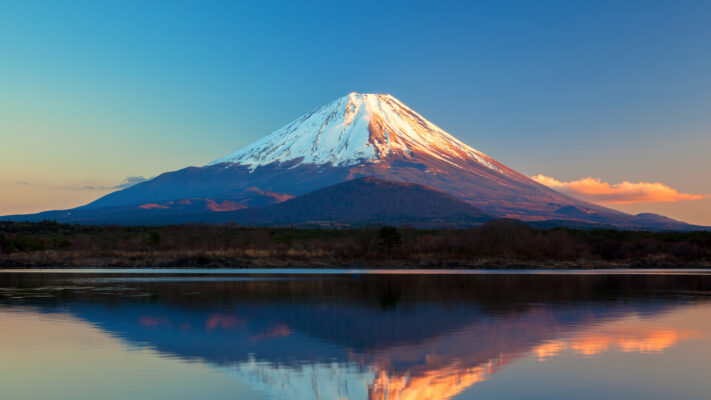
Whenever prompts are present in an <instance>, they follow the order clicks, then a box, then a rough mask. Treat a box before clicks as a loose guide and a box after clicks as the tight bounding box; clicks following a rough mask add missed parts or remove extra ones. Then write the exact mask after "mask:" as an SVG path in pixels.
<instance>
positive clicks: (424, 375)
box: [0, 274, 711, 400]
mask: <svg viewBox="0 0 711 400" xmlns="http://www.w3.org/2000/svg"><path fill="white" fill-rule="evenodd" d="M2 279H3V281H2V282H0V283H1V284H2V285H0V286H1V287H2V290H1V291H0V302H1V303H0V304H2V312H5V313H7V312H16V313H21V312H41V313H45V314H52V315H54V314H62V315H67V316H71V317H72V318H76V319H77V320H78V321H85V323H88V324H90V325H91V326H93V327H95V328H98V329H100V330H101V331H102V332H105V333H107V334H109V335H111V336H113V337H115V338H118V339H120V340H121V341H122V342H124V343H126V344H127V345H129V346H130V347H131V348H147V349H151V350H153V351H156V352H158V353H159V354H163V355H165V356H167V357H170V358H171V359H177V360H184V361H187V362H191V363H195V362H199V363H202V364H204V365H208V366H210V367H212V368H214V369H217V370H219V371H221V373H223V374H226V375H228V376H230V377H233V378H234V379H236V380H238V381H240V382H245V383H247V384H248V385H249V386H250V387H251V388H252V389H254V390H255V391H257V392H258V393H261V394H263V395H265V396H267V397H268V398H278V399H433V400H434V399H450V398H455V397H457V396H459V395H462V394H465V393H476V392H477V387H479V384H481V383H482V382H495V381H496V380H497V376H498V375H499V374H502V373H504V372H506V371H507V370H509V369H516V368H517V365H518V364H526V363H529V362H536V363H543V364H546V363H553V362H554V361H555V360H556V359H561V358H566V357H568V358H569V357H582V358H583V359H585V358H595V357H601V356H603V355H605V354H644V355H659V354H663V353H664V352H666V351H668V350H669V349H673V348H674V347H675V346H678V345H679V344H680V343H686V342H690V341H691V342H693V341H694V340H699V339H702V338H704V337H705V336H707V335H708V333H709V332H708V331H706V330H704V327H703V326H702V327H699V326H695V325H694V324H692V323H689V324H686V325H684V324H678V323H674V322H673V321H671V320H668V317H669V316H674V315H680V314H684V313H688V312H690V311H688V310H692V311H693V310H697V311H696V312H697V313H698V312H699V310H702V309H703V310H708V306H709V303H707V300H708V299H709V294H710V293H711V276H708V275H700V276H699V275H678V276H677V275H672V276H660V275H656V276H635V275H632V276H626V275H619V276H610V275H583V276H580V275H453V276H437V275H432V276H425V275H404V276H403V275H377V276H376V275H359V276H351V275H332V276H319V275H311V276H288V275H283V276H282V275H269V276H254V275H248V276H244V275H242V276H225V275H220V276H210V275H205V276H184V275H177V276H170V275H160V276H145V275H144V276H140V275H138V276H126V275H117V276H111V275H97V274H91V275H81V274H79V275H71V274H61V275H54V276H52V275H42V276H34V275H33V276H29V277H28V276H26V275H21V274H15V275H5V276H4V277H3V278H2ZM700 307H701V308H700ZM0 314H2V313H0ZM3 315H4V314H2V315H0V318H5V320H8V321H9V319H8V318H9V317H7V315H5V316H3ZM3 326H5V325H3Z"/></svg>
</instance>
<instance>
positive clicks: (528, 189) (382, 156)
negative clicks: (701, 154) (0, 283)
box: [13, 92, 691, 229]
mask: <svg viewBox="0 0 711 400" xmlns="http://www.w3.org/2000/svg"><path fill="white" fill-rule="evenodd" d="M362 177H376V178H379V179H382V180H386V181H391V182H401V183H413V184H420V185H425V186H427V187H428V188H430V189H435V190H438V191H440V192H442V193H445V194H447V195H449V196H451V197H454V198H456V199H458V200H461V201H464V202H466V203H468V204H470V205H471V206H473V207H475V208H476V209H478V210H481V211H483V212H484V213H486V214H489V215H491V216H493V217H496V218H514V219H520V220H524V221H531V222H536V221H546V220H556V221H558V220H560V221H564V222H572V223H576V224H577V223H583V224H592V225H593V226H614V227H621V228H649V229H691V228H690V227H691V226H690V225H686V224H684V223H681V222H678V221H673V220H671V222H669V221H661V222H660V221H658V220H655V219H653V218H652V219H650V218H647V217H644V216H642V217H635V216H633V215H629V214H625V213H622V212H619V211H615V210H611V209H608V208H605V207H601V206H597V205H594V204H591V203H587V202H584V201H581V200H577V199H575V198H572V197H570V196H567V195H564V194H561V193H559V192H556V191H554V190H553V189H550V188H548V187H546V186H544V185H541V184H539V183H537V182H535V181H533V180H531V179H530V178H528V177H527V176H525V175H523V174H521V173H518V172H516V171H514V170H513V169H511V168H509V167H507V166H505V165H503V164H501V163H500V162H498V161H496V160H494V159H493V158H491V157H489V156H487V155H486V154H484V153H482V152H480V151H478V150H476V149H474V148H472V147H469V146H468V145H466V144H464V143H463V142H461V141H459V140H458V139H456V138H455V137H454V136H452V135H450V134H448V133H447V132H445V131H444V130H442V129H441V128H439V127H437V126H436V125H434V124H433V123H431V122H429V121H427V120H426V119H425V118H424V117H422V116H421V115H419V114H418V113H416V112H415V111H413V110H412V109H410V108H409V107H407V106H406V105H404V104H403V103H402V102H400V101H399V100H397V99H396V98H394V97H393V96H391V95H387V94H361V93H355V92H354V93H350V94H348V95H347V96H344V97H341V98H339V99H337V100H335V101H333V102H332V103H329V104H327V105H325V106H322V107H320V108H318V109H316V110H314V111H312V112H310V113H308V114H306V115H304V116H302V117H300V118H298V119H296V120H295V121H293V122H291V123H289V124H288V125H286V126H284V127H283V128H281V129H278V130H277V131H275V132H273V133H271V134H269V135H267V136H265V137H263V138H262V139H260V140H258V141H256V142H255V143H253V144H251V145H249V146H247V147H245V148H243V149H241V150H238V151H237V152H235V153H232V154H230V155H228V156H226V157H223V158H219V159H217V160H215V161H214V162H212V163H210V164H208V165H206V166H203V167H188V168H185V169H181V170H178V171H173V172H168V173H164V174H161V175H160V176H158V177H156V178H154V179H152V180H150V181H146V182H142V183H139V184H137V185H135V186H132V187H129V188H127V189H124V190H120V191H117V192H114V193H111V194H108V195H106V196H104V197H102V198H100V199H98V200H96V201H94V202H92V203H89V204H87V205H85V206H82V207H79V208H77V209H74V210H69V211H62V212H53V213H50V214H43V216H45V217H49V218H53V216H55V215H59V216H62V219H63V220H65V221H67V222H72V221H79V219H78V218H77V217H76V216H77V215H84V214H82V213H84V212H86V211H87V210H95V211H99V210H104V211H109V210H114V211H116V210H133V211H136V210H140V209H145V208H146V207H151V205H153V204H164V203H170V202H173V203H177V202H181V201H183V202H184V201H193V200H192V199H203V201H208V200H209V201H211V202H213V203H215V204H228V205H229V206H228V208H233V209H235V210H236V209H241V208H244V209H251V208H254V207H265V206H269V205H272V204H278V203H281V202H284V201H286V200H288V199H291V198H293V197H297V196H302V195H305V194H307V193H310V192H313V191H314V190H318V189H322V188H325V187H329V186H332V185H336V184H339V183H342V182H346V181H349V180H353V179H357V178H362ZM369 201H374V202H376V203H380V204H384V202H385V201H386V199H377V200H375V199H372V198H371V199H370V200H369ZM405 203H407V199H404V200H403V201H402V202H401V203H400V206H401V207H403V206H404V205H405ZM324 205H325V204H324ZM160 210H161V209H160V208H157V207H154V209H153V213H151V214H152V215H160V214H161V213H163V214H165V213H166V212H165V211H160ZM193 210H194V211H196V212H197V211H200V212H204V213H207V212H223V210H210V209H209V208H208V209H207V210H205V209H204V208H203V209H202V210H199V209H193ZM102 212H103V211H102ZM191 212H192V211H191ZM119 214H120V213H119ZM119 214H114V216H113V217H111V218H114V219H115V220H114V222H126V221H125V220H123V221H122V220H121V217H120V215H119ZM143 214H146V213H143ZM255 215H256V214H255ZM147 217H148V216H147ZM324 217H325V216H324ZM13 218H14V219H22V218H25V219H36V218H39V215H35V216H16V217H13ZM211 218H214V217H206V219H211ZM53 219H54V218H53ZM149 219H150V218H149ZM154 219H155V218H154ZM218 219H219V218H218ZM318 219H324V218H318ZM326 219H328V218H326ZM184 220H185V221H189V220H190V218H187V217H186V218H185V219H184ZM175 221H180V218H177V219H175Z"/></svg>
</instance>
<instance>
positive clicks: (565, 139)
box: [0, 0, 711, 225]
mask: <svg viewBox="0 0 711 400" xmlns="http://www.w3.org/2000/svg"><path fill="white" fill-rule="evenodd" d="M383 3H384V4H383ZM709 21H711V2H707V1H667V2H661V1H624V2H619V1H618V2H607V1H595V2H576V1H539V2H531V1H500V2H422V3H418V2H366V1H360V2H304V3H300V2H251V3H247V2H244V3H242V2H240V3H238V2H217V1H213V2H197V1H194V2H179V1H171V2H168V1H164V2H149V1H140V2H138V1H137V2H130V1H120V2H118V1H117V2H110V1H105V2H89V1H86V2H82V1H72V2H54V1H17V2H15V1H2V0H0V135H1V139H2V148H1V149H0V191H1V192H2V193H4V194H0V214H5V213H8V212H27V211H35V210H41V209H47V208H65V207H70V206H74V205H79V204H81V203H83V202H86V201H89V200H92V199H93V198H96V197H98V196H99V195H101V194H102V193H104V192H106V191H108V190H111V188H112V187H114V186H116V185H119V184H120V183H121V182H123V181H124V180H125V179H126V178H127V177H130V176H153V175H156V174H158V173H160V172H164V171H169V170H174V169H178V168H182V167H185V166H187V165H203V164H205V163H207V162H210V161H212V160H213V159H216V158H218V157H221V156H223V155H226V154H228V153H230V152H232V151H234V150H236V149H238V148H240V147H242V146H244V145H246V144H249V143H251V142H252V141H254V140H256V139H257V138H259V137H261V136H264V135H265V134H268V133H269V132H271V131H273V130H275V129H277V128H279V127H280V126H282V125H284V124H286V123H288V122H289V121H291V120H293V119H295V118H296V117H298V116H299V115H301V114H303V113H305V112H308V111H310V110H311V109H313V108H315V107H317V106H319V105H321V104H324V103H326V102H329V101H332V100H333V99H335V98H337V97H340V96H343V95H345V94H346V93H348V92H350V91H361V92H384V93H391V94H393V95H394V96H395V97H397V98H399V99H400V100H402V101H403V102H404V103H405V104H407V105H409V106H410V107H412V108H413V109H415V110H416V111H418V112H419V113H421V114H422V115H424V116H425V117H426V118H428V119H429V120H430V121H432V122H434V123H436V124H438V125H439V126H441V127H442V128H444V129H445V130H447V131H448V132H450V133H452V134H453V135H455V136H457V137H458V138H460V139H462V140H463V141H465V142H466V143H468V144H469V145H471V146H473V147H475V148H477V149H479V150H481V151H483V152H485V153H487V154H489V155H490V156H492V157H494V158H496V159H497V160H499V161H501V162H503V163H504V164H507V165H509V166H511V167H513V168H514V169H517V170H519V171H521V172H523V173H526V174H529V175H536V174H543V175H546V176H549V177H554V178H556V179H557V180H560V181H565V182H567V181H574V180H578V179H580V178H585V177H594V178H600V179H601V180H602V181H603V182H610V183H612V184H614V183H618V182H622V181H631V182H661V183H663V184H664V185H668V186H670V187H672V188H674V189H677V190H678V191H679V192H683V193H690V194H701V195H703V194H709V193H711V177H709V174H708V171H711V157H709V156H708V153H709V150H711V112H709V111H711V24H709ZM616 207H617V208H620V209H623V210H626V211H631V212H641V211H655V212H662V213H665V214H667V215H670V216H674V217H677V218H681V219H684V220H689V221H692V222H699V223H706V224H710V225H711V211H708V210H710V209H711V201H710V200H709V199H708V197H707V198H705V199H702V200H691V201H688V200H687V201H674V202H665V203H656V202H655V203H633V204H623V205H617V206H616Z"/></svg>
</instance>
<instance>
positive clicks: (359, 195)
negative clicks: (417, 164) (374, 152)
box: [233, 177, 491, 226]
mask: <svg viewBox="0 0 711 400" xmlns="http://www.w3.org/2000/svg"><path fill="white" fill-rule="evenodd" d="M233 215H234V221H236V222H238V223H245V224H249V225H258V224H269V225H284V224H303V223H308V222H312V223H314V222H328V221H334V222H339V223H346V224H349V225H364V224H368V223H373V224H385V223H389V224H403V223H408V224H416V225H419V226H432V225H439V226H442V225H457V226H461V225H478V224H479V223H481V222H483V221H486V220H489V219H491V218H490V217H488V216H487V215H486V214H485V213H483V212H482V211H481V210H479V209H477V208H475V207H473V206H472V205H470V204H468V203H466V202H464V201H462V200H459V199H456V198H454V197H452V196H449V195H447V194H444V193H442V192H440V191H438V190H434V189H431V188H428V187H426V186H423V185H418V184H413V183H399V182H390V181H386V180H382V179H378V178H373V177H367V178H360V179H354V180H350V181H347V182H344V183H339V184H337V185H333V186H329V187H326V188H323V189H319V190H316V191H314V192H311V193H308V194H305V195H303V196H300V197H297V198H294V199H292V200H288V201H286V202H284V203H280V204H276V205H273V206H271V207H267V208H256V209H247V210H242V211H238V212H235V213H233Z"/></svg>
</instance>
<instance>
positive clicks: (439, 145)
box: [209, 92, 502, 172]
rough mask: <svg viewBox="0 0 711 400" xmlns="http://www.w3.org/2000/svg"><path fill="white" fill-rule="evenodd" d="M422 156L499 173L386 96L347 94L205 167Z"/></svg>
mask: <svg viewBox="0 0 711 400" xmlns="http://www.w3.org/2000/svg"><path fill="white" fill-rule="evenodd" d="M415 153H419V154H423V155H424V154H426V155H429V156H432V157H434V158H437V159H440V160H442V161H446V162H448V163H450V164H452V165H455V166H461V165H462V164H461V162H462V161H464V160H467V159H469V160H471V159H473V160H476V161H477V162H479V163H480V164H482V165H485V166H486V167H488V168H491V169H493V170H496V171H499V172H502V171H501V170H500V169H499V168H498V167H497V166H496V165H494V164H493V163H492V160H491V159H490V158H489V157H488V156H486V155H485V154H483V153H482V152H480V151H478V150H476V149H473V148H471V147H469V146H467V145H466V144H464V143H462V142H461V141H459V140H457V138H455V137H454V136H452V135H450V134H448V133H447V132H445V131H444V130H442V129H441V128H439V127H437V126H436V125H435V124H433V123H431V122H429V121H427V120H426V119H425V118H424V117H422V116H421V115H419V114H418V113H416V112H415V111H413V110H412V109H411V108H409V107H407V106H406V105H404V104H403V103H402V102H400V101H399V100H398V99H396V98H395V97H393V96H391V95H389V94H363V93H356V92H352V93H350V94H348V95H347V96H343V97H341V98H339V99H337V100H335V101H333V102H331V103H329V104H326V105H325V106H322V107H320V108H318V109H316V110H314V111H312V112H310V113H308V114H306V115H304V116H302V117H301V118H298V119H296V120H295V121H293V122H291V123H289V124H288V125H286V126H284V127H283V128H281V129H279V130H277V131H275V132H272V133H271V134H269V135H267V136H265V137H263V138H262V139H260V140H258V141H256V142H255V143H253V144H251V145H249V146H247V147H245V148H243V149H241V150H239V151H237V152H235V153H232V154H230V155H228V156H226V157H223V158H220V159H218V160H215V161H213V162H212V163H210V164H209V165H215V164H220V163H234V164H240V165H245V166H249V167H250V168H251V169H254V168H256V167H260V166H264V165H267V164H270V163H273V162H287V161H294V160H298V161H299V162H300V163H303V164H326V165H331V166H347V165H356V164H359V163H362V162H378V161H379V160H381V159H384V158H387V157H389V156H400V157H405V158H407V157H409V156H411V155H413V154H415Z"/></svg>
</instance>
